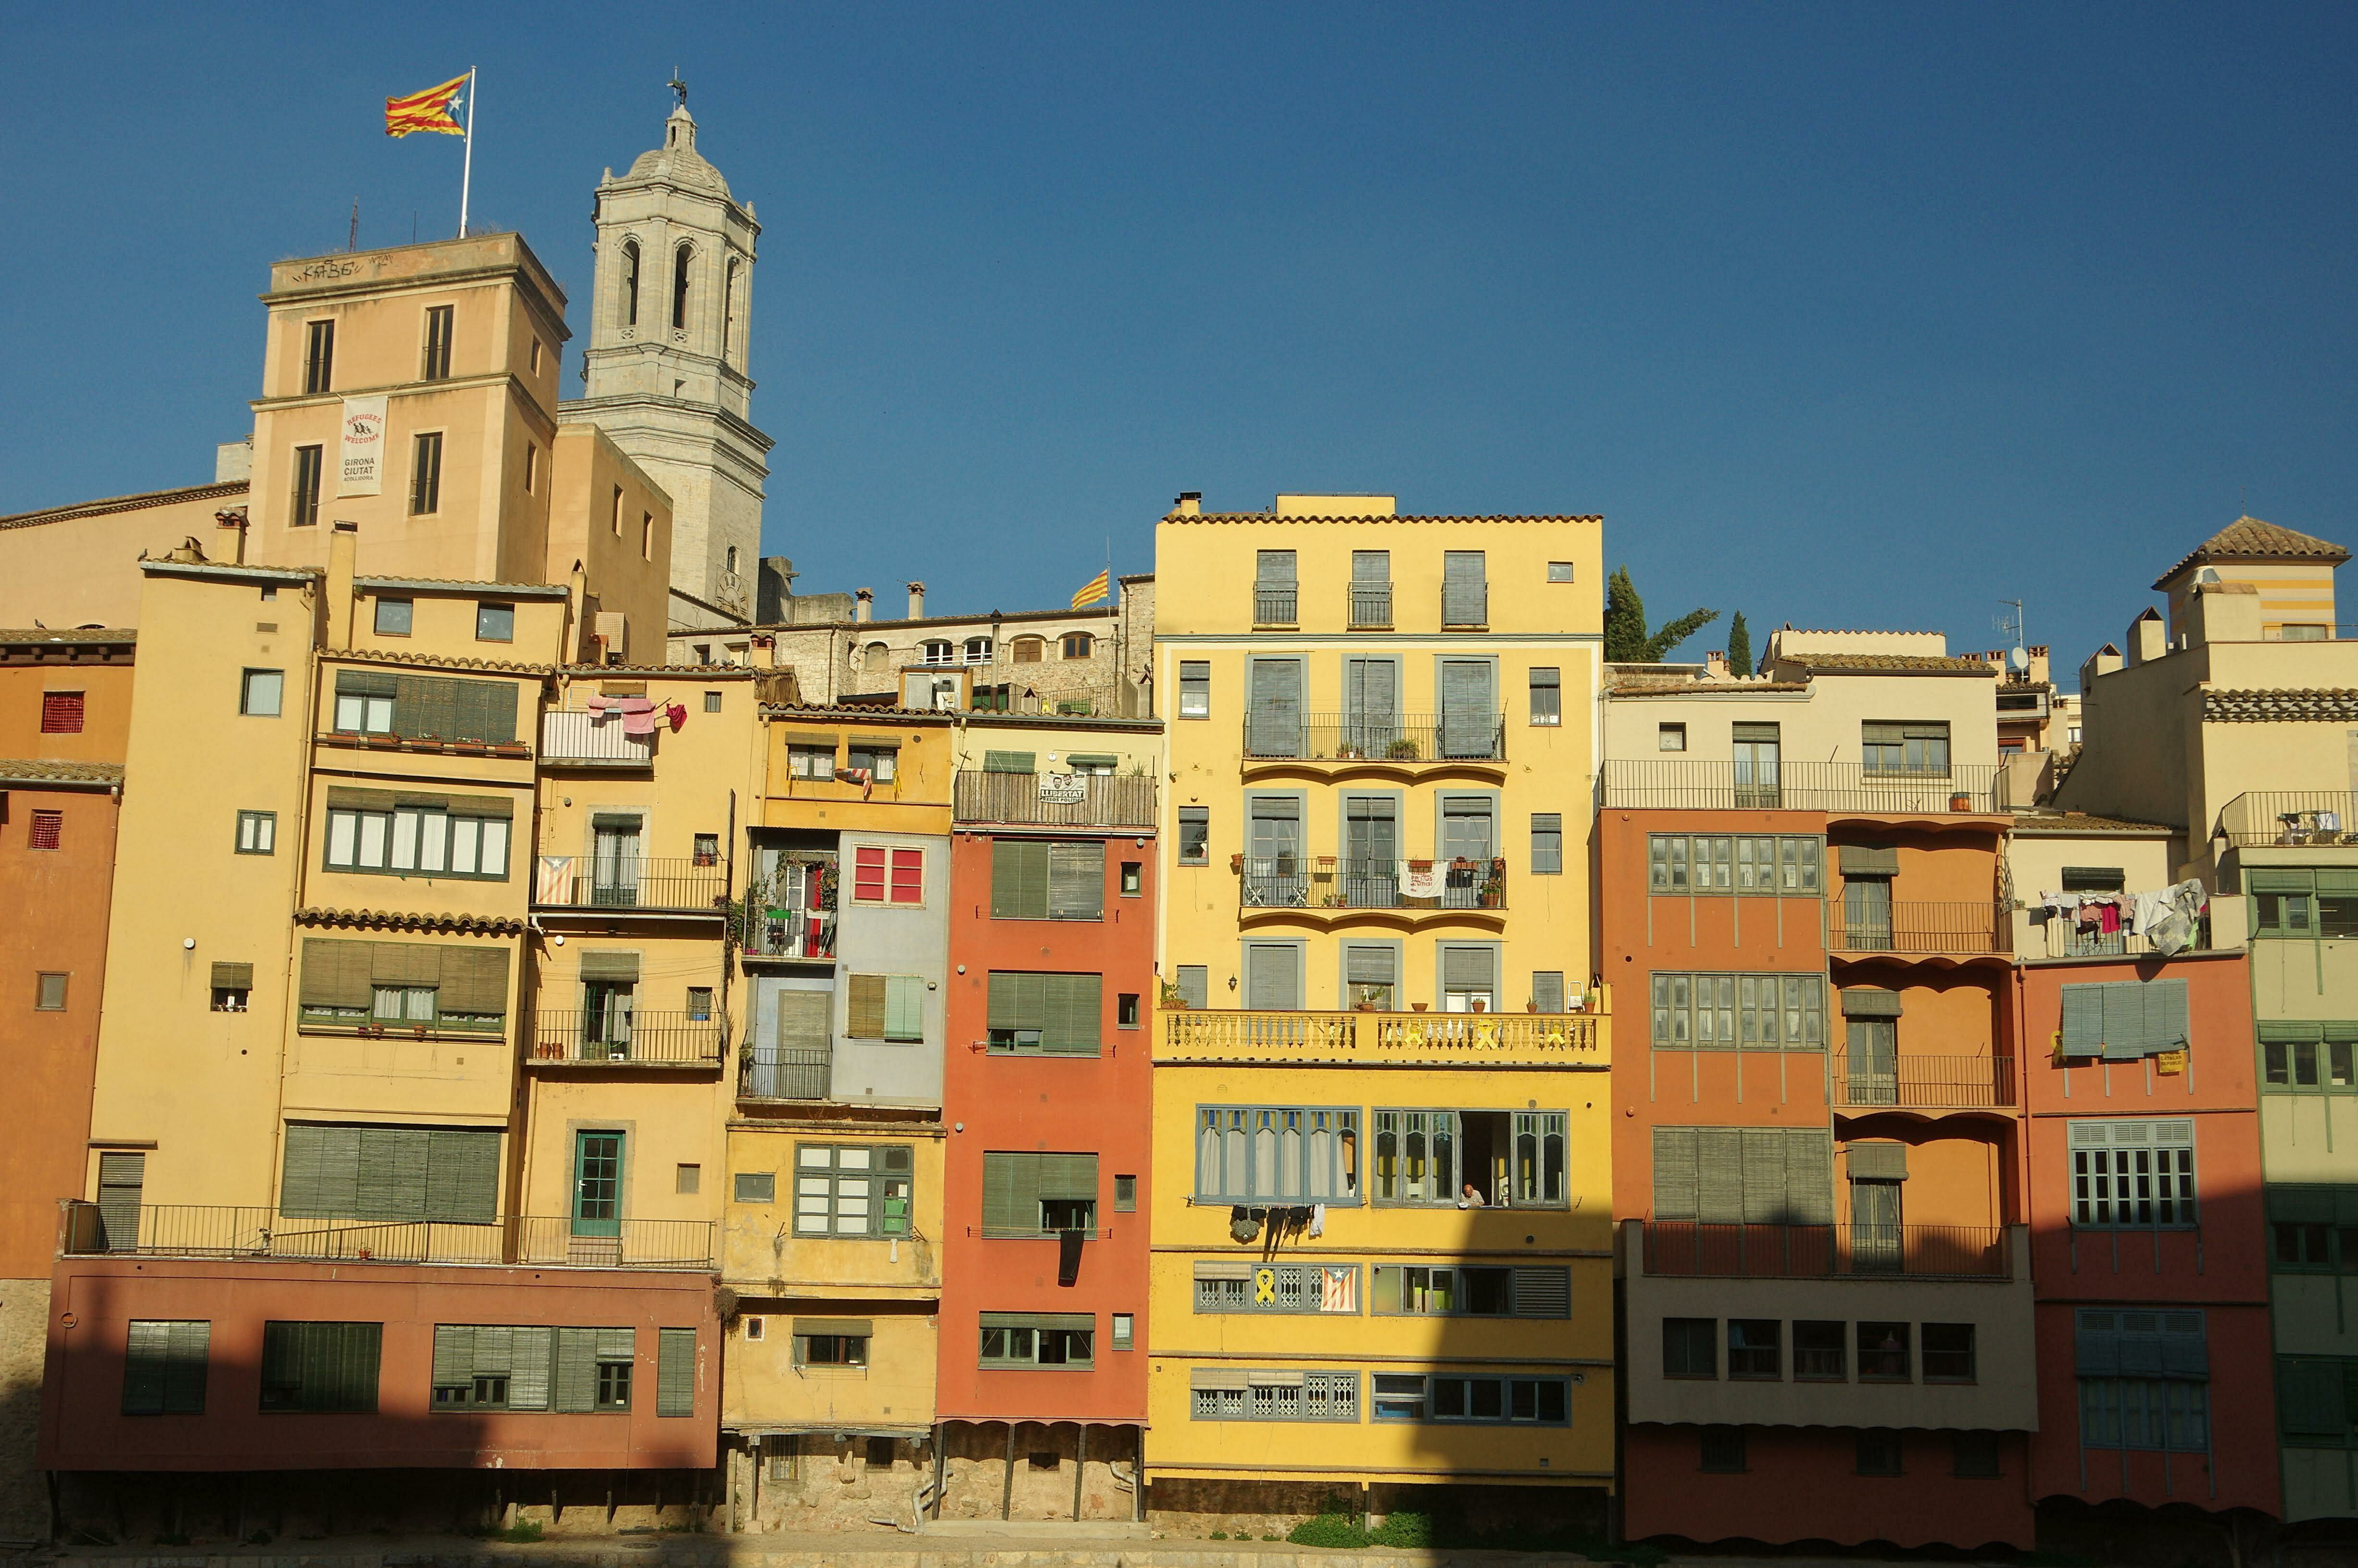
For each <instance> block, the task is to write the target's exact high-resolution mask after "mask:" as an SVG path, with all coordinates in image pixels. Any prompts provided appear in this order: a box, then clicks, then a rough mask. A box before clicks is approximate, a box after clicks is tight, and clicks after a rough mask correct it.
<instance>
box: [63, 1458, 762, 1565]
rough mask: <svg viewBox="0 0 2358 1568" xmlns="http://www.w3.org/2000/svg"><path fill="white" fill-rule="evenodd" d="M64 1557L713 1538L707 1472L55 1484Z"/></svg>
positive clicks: (281, 1475)
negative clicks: (625, 1534)
mask: <svg viewBox="0 0 2358 1568" xmlns="http://www.w3.org/2000/svg"><path fill="white" fill-rule="evenodd" d="M58 1497H59V1530H58V1539H59V1542H60V1543H61V1544H64V1545H67V1546H76V1545H84V1546H127V1545H160V1546H174V1547H177V1546H213V1545H231V1544H241V1543H242V1544H247V1545H254V1546H264V1545H269V1544H272V1543H274V1542H279V1541H287V1542H295V1541H324V1540H328V1539H330V1538H331V1537H336V1536H352V1535H363V1534H376V1533H394V1534H426V1533H433V1534H443V1533H449V1534H459V1535H474V1534H482V1533H486V1532H489V1531H492V1530H500V1529H503V1528H504V1527H505V1526H507V1525H511V1524H514V1523H518V1522H522V1521H527V1520H529V1521H532V1522H535V1523H537V1524H538V1525H539V1526H540V1527H541V1529H542V1530H543V1531H544V1532H545V1533H546V1534H548V1535H551V1536H557V1535H564V1536H596V1535H610V1534H612V1533H614V1532H616V1531H618V1530H672V1531H689V1530H719V1529H721V1528H722V1526H723V1525H724V1524H725V1522H726V1521H725V1520H724V1519H722V1518H721V1517H720V1510H719V1507H718V1505H719V1501H720V1478H719V1475H718V1474H717V1473H715V1472H710V1471H703V1470H685V1471H683V1470H641V1471H605V1470H542V1471H533V1470H497V1471H494V1470H307V1471H260V1472H254V1473H251V1474H246V1475H208V1474H202V1473H195V1474H185V1475H145V1474H142V1475H114V1474H105V1473H85V1474H71V1475H61V1476H59V1477H58Z"/></svg>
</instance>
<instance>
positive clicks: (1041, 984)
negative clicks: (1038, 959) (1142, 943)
mask: <svg viewBox="0 0 2358 1568" xmlns="http://www.w3.org/2000/svg"><path fill="white" fill-rule="evenodd" d="M1103 983H1104V982H1103V979H1102V977H1100V976H1097V975H1060V974H1031V973H1024V972H1020V971H1011V970H1005V969H994V970H992V971H991V973H990V1011H989V1016H988V1019H987V1022H986V1025H985V1026H986V1028H987V1029H988V1030H989V1032H990V1033H989V1044H990V1054H992V1055H995V1056H998V1055H1014V1056H1095V1055H1097V1054H1098V1053H1099V1049H1100V1045H1101V1044H1102V1043H1101V1041H1100V1040H1099V1038H1098V1020H1099V1018H1100V1016H1101V1011H1102V1000H1103V999H1102V992H1101V989H1100V988H1101V987H1102V985H1103ZM1130 1027H1135V1024H1132V1025H1130Z"/></svg>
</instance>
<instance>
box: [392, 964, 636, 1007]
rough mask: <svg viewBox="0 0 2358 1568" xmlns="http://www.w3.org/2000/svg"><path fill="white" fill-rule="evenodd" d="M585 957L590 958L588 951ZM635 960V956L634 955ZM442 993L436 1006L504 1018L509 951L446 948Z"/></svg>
mask: <svg viewBox="0 0 2358 1568" xmlns="http://www.w3.org/2000/svg"><path fill="white" fill-rule="evenodd" d="M582 957H583V958H584V960H585V961H586V960H587V959H588V957H589V955H588V954H584V955H583V956H582ZM633 960H634V961H635V955H633ZM439 973H440V977H441V979H440V984H441V991H440V994H439V995H438V997H437V998H436V999H435V1005H436V1007H437V1008H438V1009H439V1010H440V1011H443V1012H488V1013H494V1014H497V1015H498V1016H500V1017H502V1018H504V1017H506V1016H507V1011H508V950H507V949H506V948H505V947H458V946H451V947H445V948H443V949H441V958H440V966H439Z"/></svg>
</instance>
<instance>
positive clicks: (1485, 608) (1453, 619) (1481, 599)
mask: <svg viewBox="0 0 2358 1568" xmlns="http://www.w3.org/2000/svg"><path fill="white" fill-rule="evenodd" d="M1489 623H1490V584H1489V582H1488V580H1487V579H1485V580H1483V581H1481V582H1449V581H1445V580H1444V582H1443V583H1442V585H1441V624H1442V625H1443V626H1444V628H1447V627H1459V626H1465V627H1475V626H1487V625H1488V624H1489Z"/></svg>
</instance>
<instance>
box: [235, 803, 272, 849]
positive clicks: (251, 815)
mask: <svg viewBox="0 0 2358 1568" xmlns="http://www.w3.org/2000/svg"><path fill="white" fill-rule="evenodd" d="M237 852H238V853H239V854H241V855H275V854H276V853H277V852H278V813H276V812H275V811H241V812H239V813H238V814H237Z"/></svg>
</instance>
